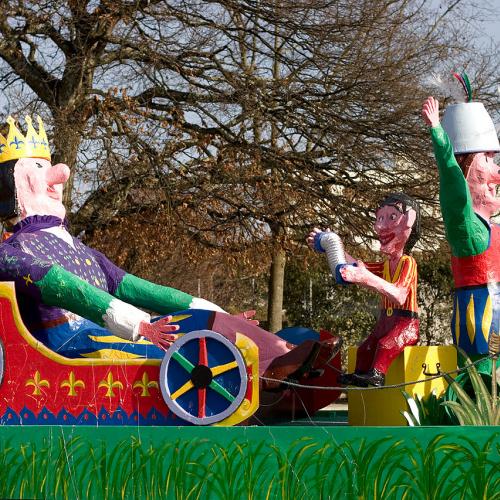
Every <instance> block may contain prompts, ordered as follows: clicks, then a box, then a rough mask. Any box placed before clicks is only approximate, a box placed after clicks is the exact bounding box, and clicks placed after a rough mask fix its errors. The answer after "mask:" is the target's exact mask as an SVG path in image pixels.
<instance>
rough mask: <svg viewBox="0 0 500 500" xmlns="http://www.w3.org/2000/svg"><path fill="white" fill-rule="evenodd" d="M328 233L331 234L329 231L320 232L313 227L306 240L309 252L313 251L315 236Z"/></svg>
mask: <svg viewBox="0 0 500 500" xmlns="http://www.w3.org/2000/svg"><path fill="white" fill-rule="evenodd" d="M323 232H325V233H330V232H331V229H329V228H328V229H325V230H324V231H322V230H321V229H318V228H317V227H315V228H314V229H313V230H312V231H311V232H310V233H309V236H308V237H307V238H306V243H307V246H308V247H309V248H310V249H311V250H314V238H315V237H316V235H317V234H318V233H323Z"/></svg>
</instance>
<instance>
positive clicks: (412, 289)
mask: <svg viewBox="0 0 500 500" xmlns="http://www.w3.org/2000/svg"><path fill="white" fill-rule="evenodd" d="M365 266H366V268H367V269H368V270H369V271H370V272H372V273H373V274H375V275H377V276H379V277H380V278H383V279H385V280H386V281H388V282H389V283H392V284H393V285H396V286H398V287H404V288H407V289H408V296H407V297H406V302H405V303H404V304H403V306H400V305H399V304H396V303H395V302H392V301H391V300H389V299H388V298H387V297H385V296H382V302H381V305H380V307H381V308H382V309H384V310H386V311H387V312H388V313H389V311H391V312H392V311H393V310H394V309H400V310H405V311H412V312H414V313H418V304H417V263H416V262H415V259H414V258H413V257H410V256H409V255H403V256H402V257H401V259H399V262H398V265H397V267H396V271H395V272H394V275H393V276H391V271H390V268H389V261H388V260H385V261H383V262H365ZM388 316H390V314H388Z"/></svg>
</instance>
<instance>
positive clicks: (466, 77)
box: [462, 71, 472, 102]
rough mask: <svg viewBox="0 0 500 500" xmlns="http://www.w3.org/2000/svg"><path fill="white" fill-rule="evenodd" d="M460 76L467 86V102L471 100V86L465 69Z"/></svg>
mask: <svg viewBox="0 0 500 500" xmlns="http://www.w3.org/2000/svg"><path fill="white" fill-rule="evenodd" d="M462 78H463V79H464V82H465V86H466V87H467V102H471V101H472V87H471V85H470V80H469V77H468V76H467V73H466V72H465V71H464V72H463V73H462Z"/></svg>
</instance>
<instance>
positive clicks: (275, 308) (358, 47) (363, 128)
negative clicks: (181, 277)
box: [0, 0, 496, 330]
mask: <svg viewBox="0 0 500 500" xmlns="http://www.w3.org/2000/svg"><path fill="white" fill-rule="evenodd" d="M4 3H5V6H4V7H3V12H4V14H5V16H4V18H3V20H1V21H0V58H2V59H3V61H4V65H3V67H2V68H1V70H2V73H1V74H2V82H3V85H4V88H5V89H6V91H7V93H8V95H14V96H15V97H16V98H17V97H18V93H19V91H20V90H24V87H23V86H24V85H25V84H27V85H28V86H29V88H30V90H31V97H33V98H34V102H31V103H30V102H28V101H29V96H28V97H27V98H26V99H24V100H25V101H26V106H27V107H30V106H31V107H32V106H33V105H39V104H40V103H43V105H44V106H45V108H43V106H42V110H43V109H45V111H46V112H50V114H51V115H52V118H53V123H54V128H53V136H54V141H55V147H56V154H55V156H56V159H60V158H62V159H65V160H66V161H67V162H69V163H70V164H71V165H75V167H76V168H74V172H75V176H76V177H75V179H76V181H75V183H74V189H71V190H68V198H67V203H68V205H69V206H71V204H72V203H73V216H72V218H73V222H74V224H75V228H76V229H77V230H78V231H79V230H83V229H85V230H87V232H88V237H92V234H93V232H94V233H95V232H96V231H97V232H99V234H102V232H100V231H101V229H102V228H104V227H106V226H107V225H108V226H109V224H111V225H112V227H113V230H115V231H118V232H119V231H120V229H119V228H118V227H117V225H116V222H117V221H123V220H124V219H127V218H134V217H138V214H143V216H144V217H148V218H149V219H150V220H158V221H160V220H161V221H162V224H163V227H160V226H159V227H158V229H157V231H156V235H155V232H154V231H152V232H151V233H150V235H151V240H150V241H149V243H150V244H151V245H152V246H153V247H154V245H156V246H157V247H160V246H164V245H166V244H169V242H170V243H171V240H170V239H169V236H168V234H167V230H170V231H171V232H172V234H174V233H175V234H178V233H179V232H180V233H182V234H185V235H187V237H188V238H191V239H192V240H193V241H196V242H198V243H200V244H202V245H204V246H205V247H207V248H212V249H214V251H224V252H239V251H241V250H242V249H245V248H250V247H252V246H253V245H255V243H256V242H258V243H259V244H262V243H264V244H265V246H261V247H259V248H260V249H261V251H263V250H262V249H263V248H264V247H265V248H266V249H267V250H266V251H267V254H266V256H267V255H269V258H270V262H271V269H272V272H271V273H270V274H271V281H270V292H269V323H270V325H271V326H270V328H271V329H272V330H276V329H279V327H280V324H281V308H282V306H281V300H282V297H281V295H282V289H283V273H284V268H285V262H286V254H287V252H294V251H295V247H296V242H297V240H300V239H302V238H303V235H304V232H305V231H306V228H307V227H310V226H311V225H312V224H321V225H324V226H327V225H329V226H331V227H334V228H335V229H337V230H338V231H339V232H340V233H341V235H342V236H343V237H344V238H345V239H346V240H347V241H348V242H350V243H351V244H357V245H359V244H362V243H364V242H367V241H369V240H370V235H371V229H370V222H369V221H370V210H371V209H372V208H373V206H374V204H375V202H376V200H377V199H378V198H379V197H380V196H382V195H383V194H385V193H386V192H387V191H394V190H406V191H408V192H409V193H410V194H413V195H414V196H416V197H419V198H420V199H421V200H423V201H424V202H426V203H428V204H429V206H430V208H431V209H432V207H433V206H434V205H435V192H434V191H435V188H434V186H435V185H436V182H435V177H434V168H433V166H432V162H431V161H430V159H429V155H428V149H429V148H428V141H427V137H426V134H425V131H424V130H423V129H422V127H421V125H420V123H419V119H418V113H417V111H416V110H418V109H419V108H420V103H421V100H422V98H423V90H422V84H423V80H424V78H425V77H426V75H428V74H429V72H430V71H431V70H434V69H439V68H436V61H440V63H439V64H442V65H443V66H446V61H449V60H450V58H452V57H454V56H456V55H457V54H458V53H459V52H460V50H461V48H462V47H463V46H464V45H467V44H468V43H470V40H471V36H469V35H467V36H464V33H463V31H462V32H461V33H460V37H458V34H457V32H456V31H453V30H452V29H451V28H450V27H449V26H447V24H446V23H447V20H448V19H449V17H450V16H452V15H453V14H454V13H455V15H456V13H457V12H458V9H460V8H461V6H460V2H454V3H453V4H451V5H450V6H449V7H448V8H447V10H443V9H441V10H438V11H431V10H429V9H428V8H427V5H426V2H424V1H417V0H361V1H358V2H352V1H347V0H319V1H318V0H316V1H309V0H301V1H293V2H292V1H291V0H275V1H265V2H264V1H257V0H246V1H231V0H221V1H211V2H208V1H187V0H175V1H174V0H172V1H147V0H143V1H140V0H133V1H132V0H130V1H113V2H111V1H108V0H101V1H70V0H68V1H62V0H59V1H44V2H30V1H26V0H24V1H22V0H15V1H14V0H11V1H6V2H4ZM467 54H468V53H467ZM467 54H466V55H467ZM470 59H471V61H472V56H471V57H470ZM480 59H481V58H479V57H478V56H477V54H475V60H476V61H475V64H476V65H477V67H478V68H481V74H482V75H484V79H483V81H481V82H480V83H481V85H484V86H486V85H490V87H491V85H492V82H491V74H490V76H488V75H489V73H488V71H489V70H488V68H491V67H492V66H494V65H495V62H496V60H495V59H493V58H492V56H490V59H489V60H488V59H487V58H484V59H481V61H480ZM471 69H473V66H472V62H471ZM22 95H25V94H22ZM19 111H21V110H19ZM432 213H433V212H432V210H429V216H428V217H427V218H426V221H425V222H426V224H427V225H428V227H432V228H433V231H432V236H431V237H430V239H431V240H432V238H434V237H435V236H434V235H435V234H436V231H435V228H434V226H435V216H434V217H433V216H432ZM95 234H97V233H95ZM181 239H182V238H181ZM119 251H120V249H119V248H116V250H115V252H116V253H117V254H118V253H119ZM129 257H130V259H132V257H131V256H129ZM130 259H129V261H128V265H130V266H134V265H136V263H134V262H133V261H132V260H130ZM134 259H135V260H140V259H141V253H140V252H137V253H136V256H135V257H134ZM257 267H258V266H257Z"/></svg>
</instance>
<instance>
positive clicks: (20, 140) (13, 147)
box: [0, 116, 50, 163]
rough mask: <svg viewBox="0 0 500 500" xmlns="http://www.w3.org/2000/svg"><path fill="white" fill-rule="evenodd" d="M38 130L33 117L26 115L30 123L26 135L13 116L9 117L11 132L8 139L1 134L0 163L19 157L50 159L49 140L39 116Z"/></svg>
mask: <svg viewBox="0 0 500 500" xmlns="http://www.w3.org/2000/svg"><path fill="white" fill-rule="evenodd" d="M36 119H37V122H38V132H37V131H36V130H35V129H34V127H33V123H32V122H31V117H30V116H26V117H25V118H24V121H25V122H26V123H27V124H28V131H27V132H26V136H24V135H23V134H22V132H20V131H19V129H18V128H17V127H16V122H15V120H14V118H12V116H9V117H8V118H7V123H8V124H9V133H8V134H7V139H6V138H5V137H4V136H3V135H2V134H0V163H3V162H4V161H7V160H18V159H19V158H43V159H44V160H49V161H50V149H49V141H48V140H47V134H46V133H45V128H44V126H43V123H42V119H41V118H40V117H39V116H37V117H36Z"/></svg>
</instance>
